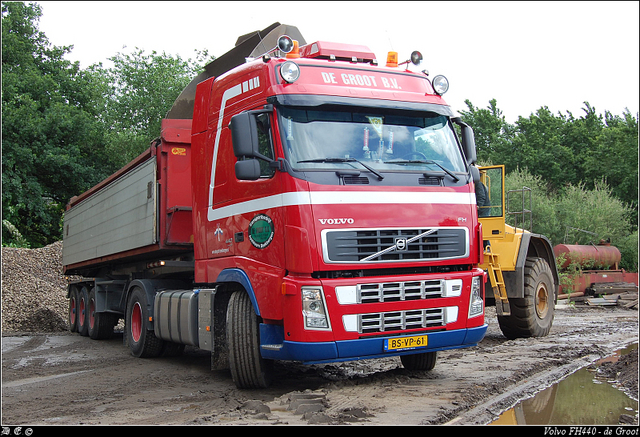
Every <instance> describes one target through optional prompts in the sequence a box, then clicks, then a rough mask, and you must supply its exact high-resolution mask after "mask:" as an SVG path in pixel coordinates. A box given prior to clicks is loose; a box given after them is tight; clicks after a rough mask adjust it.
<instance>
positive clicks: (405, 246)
mask: <svg viewBox="0 0 640 437" xmlns="http://www.w3.org/2000/svg"><path fill="white" fill-rule="evenodd" d="M394 243H395V245H396V252H406V251H407V250H409V243H408V242H407V239H406V238H395V239H394Z"/></svg>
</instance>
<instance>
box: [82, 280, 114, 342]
mask: <svg viewBox="0 0 640 437" xmlns="http://www.w3.org/2000/svg"><path fill="white" fill-rule="evenodd" d="M87 317H88V325H89V326H88V329H89V337H91V338H92V339H94V340H104V339H107V338H111V336H112V335H113V327H114V326H115V324H116V320H115V315H114V314H110V313H96V289H95V287H94V288H92V289H91V292H90V293H89V313H88V316H87Z"/></svg>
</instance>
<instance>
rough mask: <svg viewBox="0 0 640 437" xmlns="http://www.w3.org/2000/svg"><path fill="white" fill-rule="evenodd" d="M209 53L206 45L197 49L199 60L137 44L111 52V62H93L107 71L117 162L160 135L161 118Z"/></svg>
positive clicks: (109, 126) (110, 149) (106, 115)
mask: <svg viewBox="0 0 640 437" xmlns="http://www.w3.org/2000/svg"><path fill="white" fill-rule="evenodd" d="M206 58H207V53H206V51H205V52H197V58H196V60H192V59H187V60H182V58H181V57H180V56H175V57H172V56H170V55H167V54H165V53H164V52H163V53H162V54H158V53H157V52H156V51H152V52H151V54H146V53H145V51H144V50H142V49H139V48H136V49H135V51H133V52H132V53H118V54H116V55H115V56H113V57H111V58H109V60H110V61H112V62H113V65H114V66H113V67H112V68H109V69H103V68H102V65H101V64H100V65H97V66H93V68H94V69H95V71H99V72H100V74H101V75H102V80H103V92H104V105H105V107H104V111H103V113H102V118H103V121H104V124H105V129H106V132H107V133H106V135H107V153H108V154H109V155H110V156H111V157H112V159H113V162H114V164H115V165H117V166H123V165H124V164H126V163H127V162H129V161H131V160H132V159H133V158H135V157H136V156H138V155H139V154H140V153H142V152H143V151H145V150H146V149H147V148H148V147H149V144H150V142H151V141H152V140H153V139H154V138H157V137H159V136H160V124H161V121H162V118H163V117H164V116H165V114H166V113H167V111H168V110H169V109H171V106H172V105H173V102H174V101H175V99H176V98H177V97H178V96H179V95H180V93H181V92H182V90H183V89H184V88H185V87H186V86H187V85H188V84H189V82H190V81H191V79H192V78H193V77H195V76H196V75H197V74H198V73H199V72H200V71H201V65H202V63H203V62H205V61H206Z"/></svg>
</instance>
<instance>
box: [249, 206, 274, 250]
mask: <svg viewBox="0 0 640 437" xmlns="http://www.w3.org/2000/svg"><path fill="white" fill-rule="evenodd" d="M271 240H273V220H271V217H269V216H267V215H264V214H258V215H257V216H255V217H254V218H253V219H252V220H251V222H250V223H249V241H251V244H253V245H254V246H255V247H257V248H258V249H264V248H265V247H267V246H268V245H269V244H270V243H271Z"/></svg>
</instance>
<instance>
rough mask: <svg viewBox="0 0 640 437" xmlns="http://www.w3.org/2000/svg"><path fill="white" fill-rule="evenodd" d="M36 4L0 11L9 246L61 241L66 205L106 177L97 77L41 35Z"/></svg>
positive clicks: (7, 5) (10, 6)
mask: <svg viewBox="0 0 640 437" xmlns="http://www.w3.org/2000/svg"><path fill="white" fill-rule="evenodd" d="M41 15H42V11H41V8H40V6H39V5H37V4H33V3H30V4H24V3H14V2H3V3H2V214H3V219H4V220H6V221H7V223H8V225H9V224H12V225H13V226H14V228H15V230H16V231H17V232H18V234H16V233H15V232H10V231H9V227H8V225H7V226H3V243H5V242H6V243H10V242H12V241H13V239H14V236H15V235H23V236H24V239H25V240H26V241H27V242H28V244H30V245H32V246H41V245H44V244H48V243H51V242H53V241H56V240H57V239H60V237H61V221H60V219H61V216H62V211H63V208H64V205H65V204H66V202H67V201H68V200H69V198H71V197H72V196H74V195H76V194H78V193H81V192H82V191H84V190H86V189H87V188H89V187H91V186H92V185H93V184H95V183H97V182H98V181H100V180H101V179H102V178H104V177H105V176H106V175H108V174H109V173H110V172H111V171H112V170H113V168H109V167H108V165H107V162H106V160H105V159H103V156H104V153H101V152H102V151H103V149H104V136H103V131H102V127H101V125H100V123H99V121H98V120H97V118H96V116H97V114H98V110H99V106H97V105H96V97H97V95H96V94H95V86H94V85H95V83H96V80H97V77H96V76H95V75H94V74H92V73H91V72H89V71H82V70H81V69H80V68H79V64H78V63H71V62H70V61H67V60H65V59H64V55H65V54H67V53H69V52H70V50H71V48H72V46H64V47H56V46H52V45H51V44H50V43H49V41H48V39H47V38H46V36H45V35H44V33H42V32H40V31H39V30H38V21H39V19H40V17H41Z"/></svg>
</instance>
